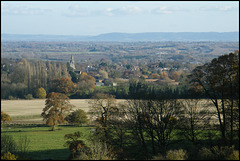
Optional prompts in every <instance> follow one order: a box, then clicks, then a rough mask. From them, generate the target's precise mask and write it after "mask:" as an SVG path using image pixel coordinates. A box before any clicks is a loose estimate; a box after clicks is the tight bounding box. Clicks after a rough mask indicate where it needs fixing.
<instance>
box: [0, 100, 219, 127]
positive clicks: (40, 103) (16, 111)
mask: <svg viewBox="0 0 240 161" xmlns="http://www.w3.org/2000/svg"><path fill="white" fill-rule="evenodd" d="M88 101H89V99H71V100H70V103H71V104H72V105H74V106H75V107H74V108H73V110H76V109H82V110H84V111H86V112H88V111H89V107H90V106H89V104H88ZM124 101H126V100H124V99H117V103H122V102H124ZM209 103H210V102H209V101H208V100H200V102H199V103H198V104H199V106H201V107H203V108H204V105H207V106H209ZM44 106H45V99H33V100H1V110H2V111H4V112H5V113H7V114H9V115H10V116H11V118H12V122H11V123H39V124H41V123H43V121H42V117H41V113H42V109H43V108H44ZM211 109H212V110H215V108H214V107H211Z"/></svg>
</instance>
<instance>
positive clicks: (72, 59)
mask: <svg viewBox="0 0 240 161" xmlns="http://www.w3.org/2000/svg"><path fill="white" fill-rule="evenodd" d="M70 67H71V68H72V69H73V70H75V69H76V68H75V64H74V58H73V55H72V57H71V60H70Z"/></svg>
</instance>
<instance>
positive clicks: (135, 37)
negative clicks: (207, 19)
mask: <svg viewBox="0 0 240 161" xmlns="http://www.w3.org/2000/svg"><path fill="white" fill-rule="evenodd" d="M1 41H118V42H130V41H135V42H136V41H237V42H238V41H239V32H146V33H107V34H100V35H96V36H71V35H23V34H1Z"/></svg>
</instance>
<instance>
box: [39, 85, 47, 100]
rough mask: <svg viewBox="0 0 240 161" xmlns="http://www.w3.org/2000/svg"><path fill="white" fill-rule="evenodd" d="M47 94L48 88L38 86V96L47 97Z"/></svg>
mask: <svg viewBox="0 0 240 161" xmlns="http://www.w3.org/2000/svg"><path fill="white" fill-rule="evenodd" d="M46 96H47V93H46V90H45V89H44V88H42V87H41V88H38V89H37V92H36V97H37V98H42V99H45V98H46Z"/></svg>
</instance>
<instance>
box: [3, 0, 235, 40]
mask: <svg viewBox="0 0 240 161" xmlns="http://www.w3.org/2000/svg"><path fill="white" fill-rule="evenodd" d="M235 31H239V1H1V33H8V34H41V35H42V34H44V35H86V36H87V35H89V36H91V35H99V34H104V33H112V32H120V33H143V32H235Z"/></svg>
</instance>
